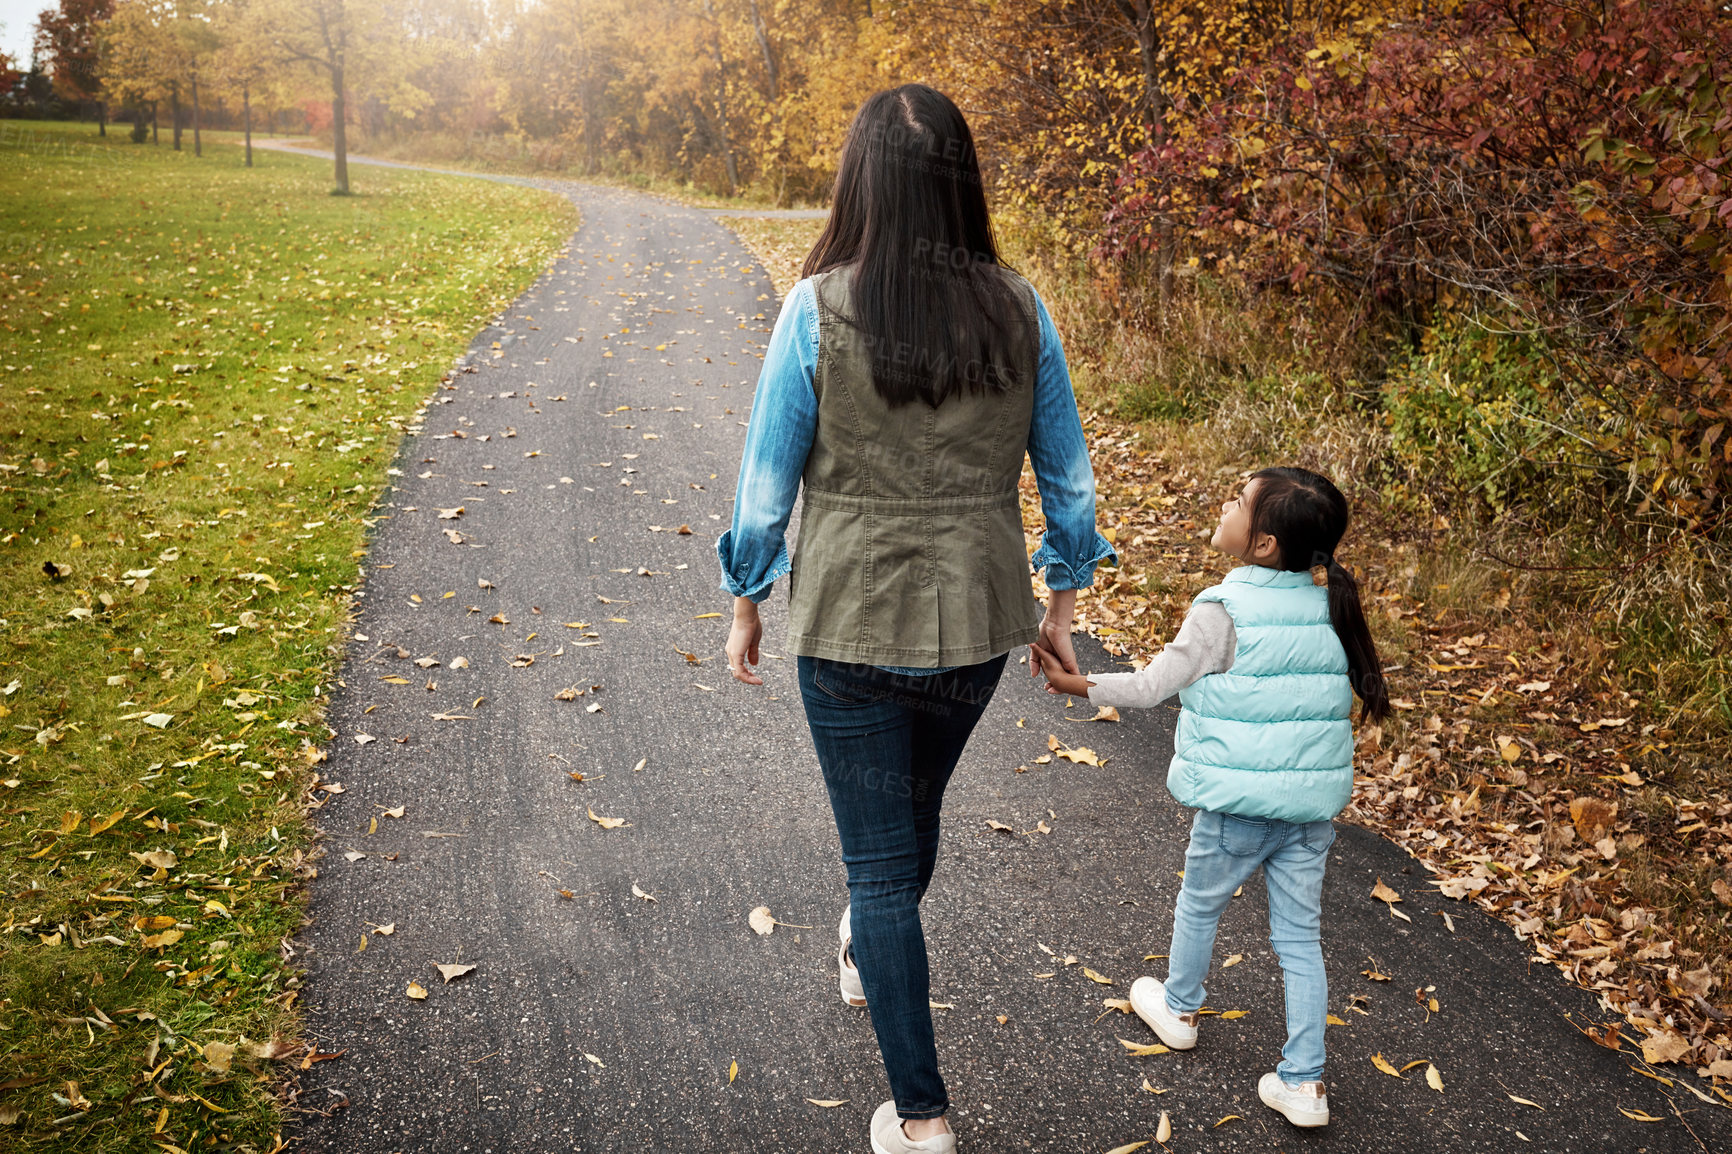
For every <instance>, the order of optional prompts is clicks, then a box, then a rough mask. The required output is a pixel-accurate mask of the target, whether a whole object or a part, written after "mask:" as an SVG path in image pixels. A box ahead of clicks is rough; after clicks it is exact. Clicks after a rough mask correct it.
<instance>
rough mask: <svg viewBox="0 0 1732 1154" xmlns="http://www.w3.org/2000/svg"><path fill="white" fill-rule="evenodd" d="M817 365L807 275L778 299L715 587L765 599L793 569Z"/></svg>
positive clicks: (719, 544)
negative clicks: (792, 538) (792, 539)
mask: <svg viewBox="0 0 1732 1154" xmlns="http://www.w3.org/2000/svg"><path fill="white" fill-rule="evenodd" d="M817 368H818V314H817V306H816V302H815V301H813V299H812V284H811V281H809V280H804V281H801V282H800V283H799V284H797V285H795V286H794V290H793V291H792V292H790V293H789V294H788V298H787V300H785V301H784V302H782V311H781V313H780V315H778V316H777V318H776V325H775V328H774V329H773V330H772V331H771V333H770V343H769V345H768V347H767V348H766V349H765V350H764V367H763V370H762V371H761V372H760V373H759V374H758V387H757V391H756V393H754V395H753V397H752V415H751V418H750V419H749V420H748V421H747V422H746V446H745V449H744V451H743V453H742V454H741V460H740V476H739V480H738V482H737V483H736V484H735V486H734V516H733V521H732V523H731V524H730V525H729V527H728V530H727V531H726V532H725V533H723V534H722V535H721V537H720V538H718V539H717V541H716V559H717V561H718V562H719V563H720V564H721V568H722V583H721V585H719V586H718V588H721V589H725V590H727V591H728V592H729V593H732V594H733V595H734V596H736V597H746V598H749V599H750V600H752V601H754V602H756V601H762V600H763V599H764V598H766V597H768V596H769V595H770V588H771V586H772V585H773V584H774V583H775V581H776V578H778V577H782V576H784V575H786V574H787V573H788V571H789V570H790V569H791V568H792V567H793V564H792V562H791V561H790V560H789V557H788V544H787V540H786V535H787V531H788V518H789V517H790V516H792V515H793V512H794V499H795V498H796V497H797V496H798V495H799V492H800V475H801V474H802V473H803V472H804V471H805V468H806V457H807V454H809V453H810V452H811V450H812V437H813V435H814V433H815V432H816V430H817V427H818V394H817V391H816V389H815V387H814V384H813V382H814V377H815V374H816V373H817Z"/></svg>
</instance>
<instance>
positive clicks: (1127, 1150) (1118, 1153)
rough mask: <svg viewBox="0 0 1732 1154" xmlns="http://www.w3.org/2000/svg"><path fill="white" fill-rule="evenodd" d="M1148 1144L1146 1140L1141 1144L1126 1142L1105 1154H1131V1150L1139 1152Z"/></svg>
mask: <svg viewBox="0 0 1732 1154" xmlns="http://www.w3.org/2000/svg"><path fill="white" fill-rule="evenodd" d="M1162 1117H1165V1115H1164V1114H1163V1115H1162ZM1148 1144H1149V1140H1148V1139H1147V1138H1144V1139H1143V1140H1142V1141H1141V1142H1126V1143H1125V1144H1124V1145H1123V1146H1114V1147H1113V1148H1112V1149H1111V1150H1108V1151H1107V1154H1131V1151H1132V1150H1141V1149H1142V1148H1143V1147H1144V1146H1147V1145H1148Z"/></svg>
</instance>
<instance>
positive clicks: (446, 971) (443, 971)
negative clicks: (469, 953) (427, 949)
mask: <svg viewBox="0 0 1732 1154" xmlns="http://www.w3.org/2000/svg"><path fill="white" fill-rule="evenodd" d="M433 968H434V969H436V970H438V971H439V976H440V977H442V978H444V979H445V981H446V982H447V983H449V982H450V981H451V980H452V979H453V978H461V977H462V976H463V975H464V974H467V973H469V972H470V971H471V970H473V969H474V968H475V967H474V966H466V965H463V964H461V963H452V964H449V965H446V964H444V963H440V962H434V963H433Z"/></svg>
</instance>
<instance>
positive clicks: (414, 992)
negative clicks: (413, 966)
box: [403, 979, 427, 1002]
mask: <svg viewBox="0 0 1732 1154" xmlns="http://www.w3.org/2000/svg"><path fill="white" fill-rule="evenodd" d="M403 992H404V993H406V994H408V995H409V996H410V997H411V998H414V999H415V1000H416V1001H417V1002H420V1001H424V1000H425V999H426V997H427V987H425V986H423V985H422V984H421V983H420V982H417V981H415V980H414V979H410V981H409V988H408V989H407V990H404V991H403Z"/></svg>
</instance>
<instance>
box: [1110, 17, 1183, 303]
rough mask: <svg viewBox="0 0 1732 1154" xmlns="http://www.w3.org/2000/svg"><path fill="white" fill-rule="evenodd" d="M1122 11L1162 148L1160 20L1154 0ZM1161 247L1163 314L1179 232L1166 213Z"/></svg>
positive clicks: (1158, 267)
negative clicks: (1131, 34)
mask: <svg viewBox="0 0 1732 1154" xmlns="http://www.w3.org/2000/svg"><path fill="white" fill-rule="evenodd" d="M1117 4H1118V8H1119V12H1120V13H1121V14H1122V15H1123V16H1124V17H1125V19H1126V20H1128V21H1129V22H1130V24H1131V27H1132V29H1133V30H1134V31H1135V32H1136V36H1137V55H1138V56H1139V58H1140V59H1141V63H1142V68H1143V112H1144V114H1145V115H1146V116H1147V117H1148V123H1149V147H1150V148H1153V149H1156V150H1159V149H1161V148H1163V147H1165V145H1166V143H1167V91H1166V88H1165V86H1164V85H1162V83H1161V39H1160V24H1159V17H1158V16H1157V14H1156V12H1155V9H1154V5H1153V4H1152V3H1151V2H1150V0H1117ZM1155 235H1156V236H1157V237H1158V238H1159V246H1160V247H1159V251H1158V252H1157V253H1156V256H1155V286H1156V296H1157V299H1158V300H1159V302H1160V310H1161V315H1162V316H1163V317H1164V316H1165V315H1166V312H1167V305H1168V303H1169V302H1170V301H1171V299H1172V294H1173V245H1174V243H1175V236H1174V230H1173V222H1172V219H1171V218H1170V217H1168V216H1166V215H1165V214H1162V215H1161V217H1160V220H1159V223H1158V224H1157V225H1156V227H1155Z"/></svg>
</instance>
